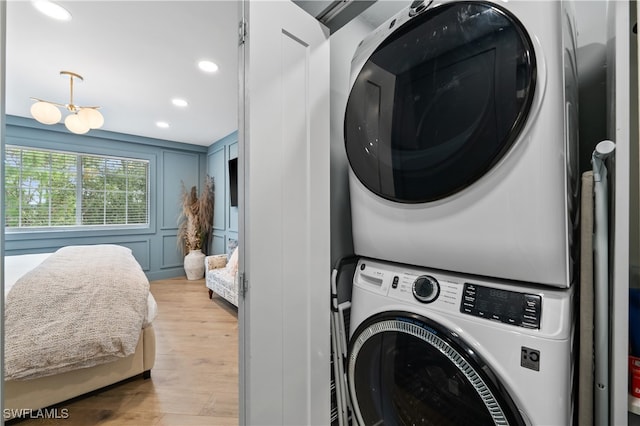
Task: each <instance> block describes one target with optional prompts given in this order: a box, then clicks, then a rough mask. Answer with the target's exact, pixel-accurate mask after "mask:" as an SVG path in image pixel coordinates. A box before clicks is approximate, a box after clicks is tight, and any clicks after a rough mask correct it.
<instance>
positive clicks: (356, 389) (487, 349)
mask: <svg viewBox="0 0 640 426" xmlns="http://www.w3.org/2000/svg"><path fill="white" fill-rule="evenodd" d="M573 318H574V308H573V287H571V288H569V289H554V288H551V287H548V286H546V287H543V286H538V287H525V286H522V285H509V284H506V283H504V282H497V281H487V280H483V279H476V278H469V277H464V276H462V275H458V274H445V273H440V272H437V271H433V270H426V269H419V268H413V267H406V266H401V265H397V264H390V263H383V262H377V261H372V260H369V259H360V261H359V264H358V268H357V269H356V273H355V276H354V286H353V295H352V305H351V326H350V329H351V330H352V333H351V339H350V343H349V352H348V356H347V366H346V371H347V382H348V389H349V394H350V397H351V401H352V407H353V414H354V417H355V419H356V420H357V423H356V424H359V425H361V426H364V425H367V426H368V425H386V426H388V425H452V426H455V425H474V426H481V425H571V424H573V420H572V419H573V407H574V403H573V399H572V390H573V383H574V380H573V379H574V376H573V362H572V359H573V357H572V349H573V342H574V339H573V336H574V321H573Z"/></svg>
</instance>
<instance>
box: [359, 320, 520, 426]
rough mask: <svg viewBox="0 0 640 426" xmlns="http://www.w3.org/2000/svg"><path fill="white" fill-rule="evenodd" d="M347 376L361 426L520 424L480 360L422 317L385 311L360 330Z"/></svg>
mask: <svg viewBox="0 0 640 426" xmlns="http://www.w3.org/2000/svg"><path fill="white" fill-rule="evenodd" d="M347 378H348V382H349V392H350V396H351V400H352V405H353V410H354V415H355V417H356V419H357V420H358V423H359V424H360V425H361V426H365V425H366V426H369V425H385V426H393V425H434V426H435V425H438V426H439V425H474V426H479V425H524V424H525V423H524V420H523V419H522V417H521V415H520V413H519V412H518V410H517V408H516V406H515V404H514V403H513V401H512V400H511V398H510V397H509V395H508V394H507V393H506V390H505V388H504V387H503V386H502V385H501V384H500V383H499V381H498V378H497V377H496V376H495V375H494V374H493V373H492V371H491V368H490V367H489V366H488V365H486V364H485V363H484V362H483V361H482V359H481V358H480V356H479V355H478V354H476V353H475V352H474V351H473V350H472V349H471V348H470V347H468V346H467V345H466V344H465V343H464V342H462V341H461V339H459V338H458V337H457V335H456V333H454V332H452V331H449V330H445V329H443V328H442V327H441V326H440V325H438V324H437V323H435V322H433V321H431V320H429V319H428V318H425V317H422V316H419V315H414V314H408V313H402V312H388V313H383V314H378V315H376V316H374V317H372V318H370V319H368V320H367V321H365V322H364V323H363V324H361V326H360V327H358V329H357V330H356V332H355V333H354V335H353V337H352V339H351V347H350V351H349V358H348V366H347Z"/></svg>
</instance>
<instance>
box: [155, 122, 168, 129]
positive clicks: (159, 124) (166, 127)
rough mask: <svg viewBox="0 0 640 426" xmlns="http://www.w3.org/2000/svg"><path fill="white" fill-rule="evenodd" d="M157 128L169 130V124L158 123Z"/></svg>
mask: <svg viewBox="0 0 640 426" xmlns="http://www.w3.org/2000/svg"><path fill="white" fill-rule="evenodd" d="M156 126H158V127H160V128H161V129H168V128H169V123H167V122H166V121H156Z"/></svg>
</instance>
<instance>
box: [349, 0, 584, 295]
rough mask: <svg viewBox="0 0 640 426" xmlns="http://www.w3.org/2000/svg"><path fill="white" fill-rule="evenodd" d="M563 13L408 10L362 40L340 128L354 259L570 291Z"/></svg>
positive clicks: (510, 5)
mask: <svg viewBox="0 0 640 426" xmlns="http://www.w3.org/2000/svg"><path fill="white" fill-rule="evenodd" d="M571 11H572V7H571V5H570V4H569V3H568V2H566V1H511V2H506V1H504V2H502V1H495V2H490V1H446V0H444V1H426V0H425V1H424V2H423V1H416V2H414V3H413V4H412V5H411V6H410V7H409V8H407V9H406V10H404V11H402V12H400V13H399V14H398V15H397V16H395V17H394V18H392V19H390V20H389V21H387V22H386V23H385V24H383V25H382V26H381V27H379V28H378V29H377V30H376V31H374V32H373V33H372V34H370V35H369V36H368V37H367V38H366V39H365V40H363V42H362V43H361V44H360V45H359V47H358V48H357V50H356V53H355V55H354V58H353V60H352V68H351V69H352V78H351V89H350V95H349V98H348V102H347V105H346V109H345V122H344V137H345V149H346V153H347V157H348V159H349V164H350V177H349V186H350V198H351V211H352V226H353V239H354V247H355V252H356V254H358V255H362V256H367V257H372V258H377V259H385V260H390V261H395V262H400V263H405V264H412V265H418V266H426V267H431V268H438V269H442V270H447V271H455V272H462V273H469V274H476V275H481V276H486V277H497V278H505V279H510V280H518V281H524V282H531V283H539V284H543V285H550V286H555V287H569V286H570V285H571V283H572V279H573V277H572V271H573V268H574V260H575V257H574V254H575V244H574V243H573V237H574V234H575V229H574V228H575V226H576V223H577V221H576V211H577V209H576V200H577V195H578V175H579V173H578V162H577V160H578V158H577V146H578V145H577V120H578V115H577V75H576V72H577V71H576V57H575V31H574V26H573V14H572V12H571Z"/></svg>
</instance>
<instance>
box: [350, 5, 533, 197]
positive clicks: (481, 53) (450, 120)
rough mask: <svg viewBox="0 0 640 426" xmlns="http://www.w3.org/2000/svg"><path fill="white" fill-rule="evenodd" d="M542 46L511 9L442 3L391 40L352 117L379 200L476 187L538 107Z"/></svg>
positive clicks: (376, 58) (366, 75)
mask: <svg viewBox="0 0 640 426" xmlns="http://www.w3.org/2000/svg"><path fill="white" fill-rule="evenodd" d="M535 81H536V62H535V56H534V50H533V45H532V42H531V40H530V38H529V36H528V35H527V33H526V31H525V29H524V28H523V26H522V24H521V23H520V22H519V21H518V20H517V19H516V18H515V17H514V16H512V15H511V14H510V13H509V12H508V11H506V10H504V9H502V8H501V7H499V6H497V5H494V4H489V3H483V2H465V1H461V2H453V3H449V4H444V5H439V6H436V7H432V8H430V9H428V10H426V11H425V12H423V13H421V14H419V15H417V16H415V17H414V18H412V19H410V20H409V21H407V22H406V23H405V24H404V25H402V26H400V27H399V28H398V29H396V30H395V31H393V32H390V34H389V35H388V36H387V38H386V39H385V40H384V41H383V42H382V43H381V44H380V45H379V46H378V47H377V48H376V50H375V51H374V52H373V53H372V54H371V56H370V57H369V59H368V60H367V61H366V62H365V64H364V66H363V67H362V69H361V70H360V71H359V74H358V75H357V77H356V79H355V81H354V84H353V87H352V90H351V93H350V94H349V99H348V101H347V107H346V112H345V123H344V132H345V135H344V136H345V144H346V152H347V156H348V158H349V163H350V165H351V168H352V170H353V172H354V173H355V175H356V176H357V177H358V179H359V180H360V181H361V182H362V183H363V184H364V186H366V187H367V188H368V189H369V190H370V191H372V192H374V193H375V194H377V195H379V196H381V197H383V198H386V199H389V200H392V201H397V202H402V203H424V202H429V201H435V200H438V199H442V198H445V197H447V196H450V195H452V194H455V193H457V192H459V191H461V190H462V189H464V188H466V187H468V186H469V185H471V184H473V183H474V182H476V181H477V180H478V179H479V178H480V177H482V176H483V175H484V174H485V173H486V172H487V171H489V170H490V169H491V168H492V167H493V166H494V165H495V164H496V163H497V162H498V161H499V160H500V159H501V158H502V157H503V156H504V155H505V154H506V152H507V151H508V150H509V148H510V147H511V146H512V145H513V144H514V142H515V141H516V140H517V138H518V135H519V133H520V132H521V131H522V128H523V127H524V124H525V122H526V119H527V115H528V113H529V110H530V108H531V104H532V100H533V94H534V88H535Z"/></svg>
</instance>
